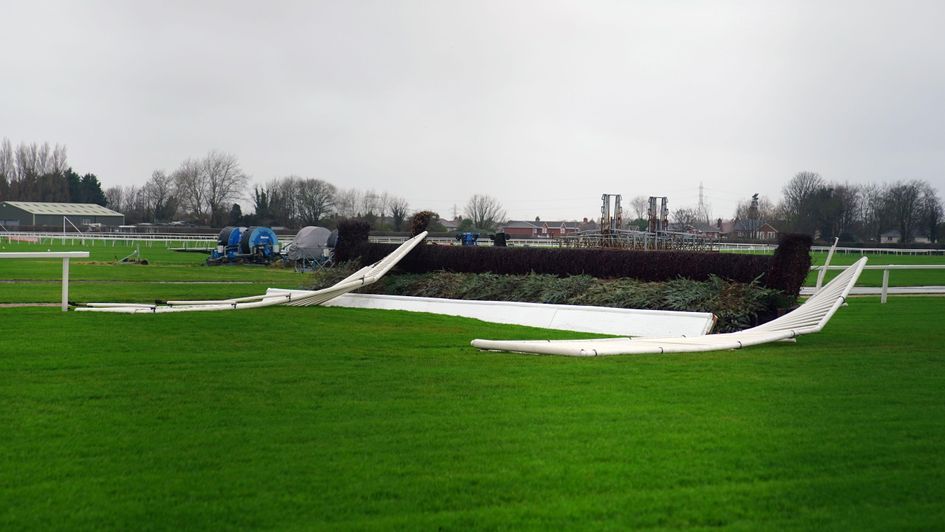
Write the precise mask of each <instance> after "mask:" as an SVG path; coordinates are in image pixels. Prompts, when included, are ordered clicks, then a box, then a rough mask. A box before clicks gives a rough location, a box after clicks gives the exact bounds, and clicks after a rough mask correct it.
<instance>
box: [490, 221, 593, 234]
mask: <svg viewBox="0 0 945 532" xmlns="http://www.w3.org/2000/svg"><path fill="white" fill-rule="evenodd" d="M499 231H503V232H505V233H506V234H507V235H509V236H510V237H512V238H559V237H562V236H567V235H575V234H577V233H579V232H581V224H580V223H579V222H564V221H553V222H543V221H541V220H539V219H536V220H535V221H534V222H527V221H524V220H509V221H508V222H506V223H505V224H503V225H501V226H500V227H499Z"/></svg>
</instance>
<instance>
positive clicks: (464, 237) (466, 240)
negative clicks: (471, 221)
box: [456, 232, 479, 246]
mask: <svg viewBox="0 0 945 532" xmlns="http://www.w3.org/2000/svg"><path fill="white" fill-rule="evenodd" d="M456 240H459V241H460V242H461V243H462V245H464V246H475V245H476V241H477V240H479V233H469V232H466V233H459V234H458V235H456Z"/></svg>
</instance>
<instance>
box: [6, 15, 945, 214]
mask: <svg viewBox="0 0 945 532" xmlns="http://www.w3.org/2000/svg"><path fill="white" fill-rule="evenodd" d="M0 6H2V10H0V12H2V20H3V31H0V49H2V53H0V137H4V136H5V137H8V138H10V139H11V141H13V142H14V143H17V142H20V141H27V142H32V141H50V142H51V143H62V144H65V145H67V146H68V150H69V151H68V153H69V161H70V163H71V164H72V165H73V167H75V168H76V170H78V171H80V172H95V173H96V174H97V175H98V176H99V178H100V179H101V180H102V181H103V183H104V184H105V186H112V185H116V184H122V185H130V184H139V185H140V184H143V183H144V182H145V180H147V178H148V177H149V176H150V174H151V172H152V171H153V170H155V169H158V168H163V169H167V170H168V171H171V170H173V169H174V168H175V167H176V166H177V165H178V164H179V163H180V161H182V160H183V159H185V158H187V157H191V156H200V155H203V154H205V153H206V152H208V151H209V150H211V149H219V150H223V151H227V152H230V153H233V154H235V155H237V156H238V157H239V159H240V162H241V163H242V166H243V168H244V170H245V171H246V172H247V173H249V174H250V175H252V176H253V178H254V180H255V181H257V182H263V181H267V180H269V179H271V178H273V177H278V176H283V175H287V174H298V175H302V176H306V177H318V178H321V179H325V180H327V181H330V182H332V183H334V184H335V185H337V186H339V187H345V188H347V187H358V188H375V189H377V190H379V191H380V190H388V191H390V192H391V193H394V194H397V195H401V196H403V197H405V198H407V199H408V201H409V202H410V205H411V208H413V209H418V208H429V209H433V210H436V211H438V212H440V213H441V214H442V215H444V216H447V217H449V216H451V214H452V212H451V211H452V206H453V205H454V204H455V205H457V206H458V207H459V208H460V209H461V208H462V205H463V204H464V203H465V201H466V200H467V198H468V197H469V196H470V195H472V194H474V193H484V194H491V195H493V196H496V197H498V198H499V199H500V200H501V201H502V203H503V204H504V205H505V207H506V208H507V210H508V214H509V215H510V216H511V217H513V218H534V217H535V216H541V217H542V218H544V219H552V218H569V219H575V218H580V217H583V216H588V217H593V216H596V215H597V214H598V210H599V206H600V194H601V193H603V192H609V193H621V194H623V195H624V197H625V198H629V197H633V196H636V195H644V196H648V195H659V196H664V195H665V196H668V197H669V202H670V206H671V207H673V208H677V207H687V206H695V205H696V203H697V201H698V200H697V198H698V187H699V182H700V181H701V182H703V183H704V184H705V190H706V195H707V198H708V200H709V202H710V203H711V205H712V207H713V213H714V214H715V215H716V216H726V217H727V216H731V215H732V213H733V211H734V206H735V203H736V202H737V201H738V200H739V199H744V198H747V197H748V196H750V195H751V193H753V192H760V193H762V194H763V195H767V196H769V197H771V198H772V199H773V200H776V199H777V198H778V197H779V196H780V189H781V187H782V185H783V184H784V183H785V182H786V181H787V180H788V179H789V178H790V177H791V176H792V175H793V174H794V173H796V172H798V171H800V170H813V171H817V172H820V173H821V174H822V175H823V176H824V177H826V178H828V179H830V180H834V181H851V182H871V181H872V182H879V181H893V180H896V179H904V178H910V179H912V178H916V179H927V180H929V181H930V182H932V183H933V184H934V185H935V186H936V187H937V188H938V189H939V191H940V192H942V191H943V190H945V149H943V138H945V136H943V128H945V106H943V99H945V64H943V63H945V36H943V28H945V2H941V1H927V2H914V1H895V2H893V1H890V2H869V1H856V2H846V1H844V2H830V1H821V2H801V1H783V2H764V1H745V2H731V1H706V2H684V1H652V2H650V1H629V0H627V1H615V2H609V1H573V2H555V1H510V0H504V1H494V2H493V1H484V0H474V1H462V2H458V1H432V0H431V1H393V0H388V1H378V2H369V1H341V0H339V1H333V2H315V1H305V2H258V1H253V2H249V1H227V2H202V3H197V2H190V1H183V2H178V1H167V2H134V1H115V2H105V1H81V2H80V1H58V2H56V1H54V2H46V1H35V0H33V1H28V2H21V1H18V0H17V1H13V2H11V1H9V0H0Z"/></svg>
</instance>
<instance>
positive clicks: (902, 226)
mask: <svg viewBox="0 0 945 532" xmlns="http://www.w3.org/2000/svg"><path fill="white" fill-rule="evenodd" d="M921 194H922V193H921V183H920V182H918V181H899V182H897V183H896V184H894V185H893V186H891V187H889V190H888V191H887V193H886V201H887V205H888V208H889V212H890V214H891V216H892V219H893V222H894V223H895V224H896V226H897V227H898V229H899V238H900V242H911V241H912V239H913V237H914V235H915V227H916V225H917V224H918V223H919V218H920V215H921V206H920V198H921Z"/></svg>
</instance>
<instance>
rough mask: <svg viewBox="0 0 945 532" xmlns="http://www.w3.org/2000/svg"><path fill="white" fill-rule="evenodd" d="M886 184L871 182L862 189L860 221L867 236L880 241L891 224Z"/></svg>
mask: <svg viewBox="0 0 945 532" xmlns="http://www.w3.org/2000/svg"><path fill="white" fill-rule="evenodd" d="M887 188H888V187H887V186H886V185H877V184H869V185H865V186H864V187H862V189H861V191H860V195H861V201H860V215H859V219H860V223H862V224H863V231H864V232H865V236H867V237H869V238H870V239H873V240H875V241H877V242H878V241H879V240H880V237H881V235H882V233H883V231H884V230H885V229H886V228H887V227H888V226H889V225H891V222H890V216H889V206H888V205H887V202H886V191H887Z"/></svg>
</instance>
